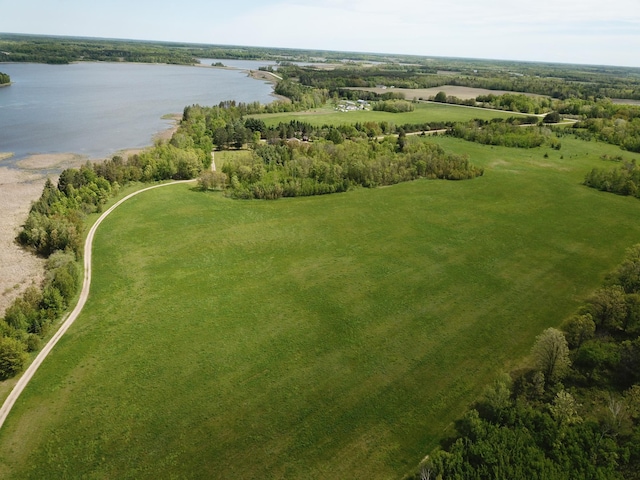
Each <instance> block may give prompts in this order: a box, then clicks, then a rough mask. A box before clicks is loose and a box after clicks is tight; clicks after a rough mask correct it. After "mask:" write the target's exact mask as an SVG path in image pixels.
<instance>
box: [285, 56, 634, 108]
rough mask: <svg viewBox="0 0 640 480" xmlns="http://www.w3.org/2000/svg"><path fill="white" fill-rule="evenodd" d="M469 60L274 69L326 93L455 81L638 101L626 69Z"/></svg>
mask: <svg viewBox="0 0 640 480" xmlns="http://www.w3.org/2000/svg"><path fill="white" fill-rule="evenodd" d="M452 63H453V62H452ZM473 63H474V62H469V63H467V64H465V65H464V66H463V68H462V69H461V70H460V71H458V72H453V73H452V74H449V75H439V74H438V73H437V71H436V69H434V68H433V67H429V66H426V65H418V66H416V65H400V64H383V65H378V66H375V67H369V68H366V69H363V68H358V67H353V66H345V67H340V68H335V69H333V70H328V69H316V68H313V67H303V66H297V65H291V66H287V67H285V68H280V69H278V72H279V73H280V74H282V75H285V76H287V77H290V78H297V79H299V81H300V83H301V84H303V85H308V86H313V87H316V88H324V89H327V90H328V91H329V93H330V94H333V93H334V92H338V91H340V89H344V88H345V87H359V88H364V87H366V88H371V87H375V86H378V85H386V86H394V87H396V88H413V89H419V88H433V87H441V86H444V85H454V86H464V87H473V88H484V89H488V90H505V91H508V92H523V93H532V94H537V95H546V96H549V97H551V98H554V99H563V100H564V99H571V98H579V99H584V100H589V99H590V100H595V99H598V98H605V97H608V98H630V99H640V78H638V77H637V75H636V74H635V72H634V71H632V70H631V69H625V68H621V67H619V68H617V67H612V68H611V69H597V68H590V67H585V66H562V67H559V66H545V65H542V64H537V65H533V66H525V65H522V64H519V65H517V68H518V69H519V70H521V71H522V72H525V73H520V74H518V75H510V74H508V73H506V72H505V71H504V69H502V68H499V67H498V66H497V65H487V64H483V65H482V68H476V69H474V68H473V66H472V64H473ZM514 67H516V65H514Z"/></svg>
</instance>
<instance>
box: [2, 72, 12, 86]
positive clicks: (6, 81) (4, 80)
mask: <svg viewBox="0 0 640 480" xmlns="http://www.w3.org/2000/svg"><path fill="white" fill-rule="evenodd" d="M10 84H11V77H10V76H9V75H7V74H6V73H2V72H0V86H5V85H10Z"/></svg>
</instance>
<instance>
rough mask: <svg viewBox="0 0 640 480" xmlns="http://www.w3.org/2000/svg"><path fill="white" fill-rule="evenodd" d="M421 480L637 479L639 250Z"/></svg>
mask: <svg viewBox="0 0 640 480" xmlns="http://www.w3.org/2000/svg"><path fill="white" fill-rule="evenodd" d="M456 432H457V434H456V436H454V437H452V438H448V439H446V440H444V441H443V442H442V445H441V447H440V448H438V449H436V450H435V451H434V452H432V454H431V455H429V456H428V457H426V459H425V460H424V461H423V462H422V464H421V465H420V467H419V472H418V473H416V475H415V476H414V478H416V479H418V478H420V479H424V478H433V479H435V478H465V479H502V478H544V479H576V480H578V479H580V480H583V479H636V478H638V472H640V245H635V246H634V247H632V248H630V249H629V250H628V251H627V255H626V258H625V259H624V261H623V263H622V264H621V265H619V266H618V267H617V268H616V270H615V271H614V272H613V273H612V274H611V275H609V277H608V278H607V280H606V282H605V284H604V285H603V286H602V287H601V288H599V289H598V290H597V291H595V292H594V293H593V294H592V295H591V296H590V297H589V298H588V299H587V300H586V302H585V303H584V304H583V306H582V307H580V308H579V309H578V311H577V312H576V313H575V314H574V315H573V316H572V317H570V318H569V319H567V320H566V321H565V322H564V324H563V326H562V330H559V329H556V328H548V329H547V330H545V331H544V332H542V333H541V334H540V335H539V336H538V337H537V339H536V341H535V343H534V345H533V347H532V349H531V355H530V364H529V366H528V367H526V368H524V369H521V370H518V371H514V372H512V373H511V374H510V375H506V374H505V375H502V376H500V377H499V378H497V379H496V380H495V381H494V382H493V383H492V384H491V385H489V386H487V387H486V388H485V390H484V393H483V395H482V397H481V398H480V399H478V401H477V402H475V404H474V405H473V408H472V409H471V410H469V411H468V412H467V413H466V414H465V415H464V416H463V417H462V418H461V419H460V420H459V421H457V422H456Z"/></svg>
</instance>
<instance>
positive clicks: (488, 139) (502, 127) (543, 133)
mask: <svg viewBox="0 0 640 480" xmlns="http://www.w3.org/2000/svg"><path fill="white" fill-rule="evenodd" d="M529 121H530V122H532V123H527V122H529ZM537 122H538V119H537V117H533V118H531V119H529V118H511V119H493V120H489V121H485V120H473V121H470V122H467V123H462V122H459V123H456V124H455V125H453V127H451V128H449V129H448V130H447V135H451V136H454V137H457V138H463V139H465V140H468V141H471V142H477V143H482V144H484V145H501V146H504V147H515V148H536V147H540V146H542V145H550V146H551V147H552V148H555V149H556V150H560V148H561V143H560V140H559V139H558V137H557V136H556V135H555V134H554V133H553V132H552V131H551V130H550V129H549V128H547V127H544V126H537ZM526 125H530V126H526Z"/></svg>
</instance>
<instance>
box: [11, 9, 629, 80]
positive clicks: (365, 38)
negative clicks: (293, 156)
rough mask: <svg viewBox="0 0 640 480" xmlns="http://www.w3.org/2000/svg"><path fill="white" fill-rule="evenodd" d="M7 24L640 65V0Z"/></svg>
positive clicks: (158, 12)
mask: <svg viewBox="0 0 640 480" xmlns="http://www.w3.org/2000/svg"><path fill="white" fill-rule="evenodd" d="M0 32H11V33H33V34H51V35H69V36H90V37H110V38H127V39H141V40H167V41H179V42H197V43H212V44H223V45H251V46H267V47H289V48H313V49H325V50H339V51H361V52H381V53H406V54H416V55H425V56H454V57H469V58H491V59H510V60H528V61H548V62H563V63H587V64H604V65H625V66H635V67H640V0H608V1H602V0H529V1H517V0H516V1H514V0H484V1H479V0H449V1H446V0H439V1H432V0H385V1H382V0H323V1H312V0H264V1H256V0H235V1H229V0H227V1H224V2H219V1H215V0H208V1H205V0H182V1H176V0H172V1H167V0H127V1H125V0H109V1H106V0H19V1H17V0H0Z"/></svg>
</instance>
